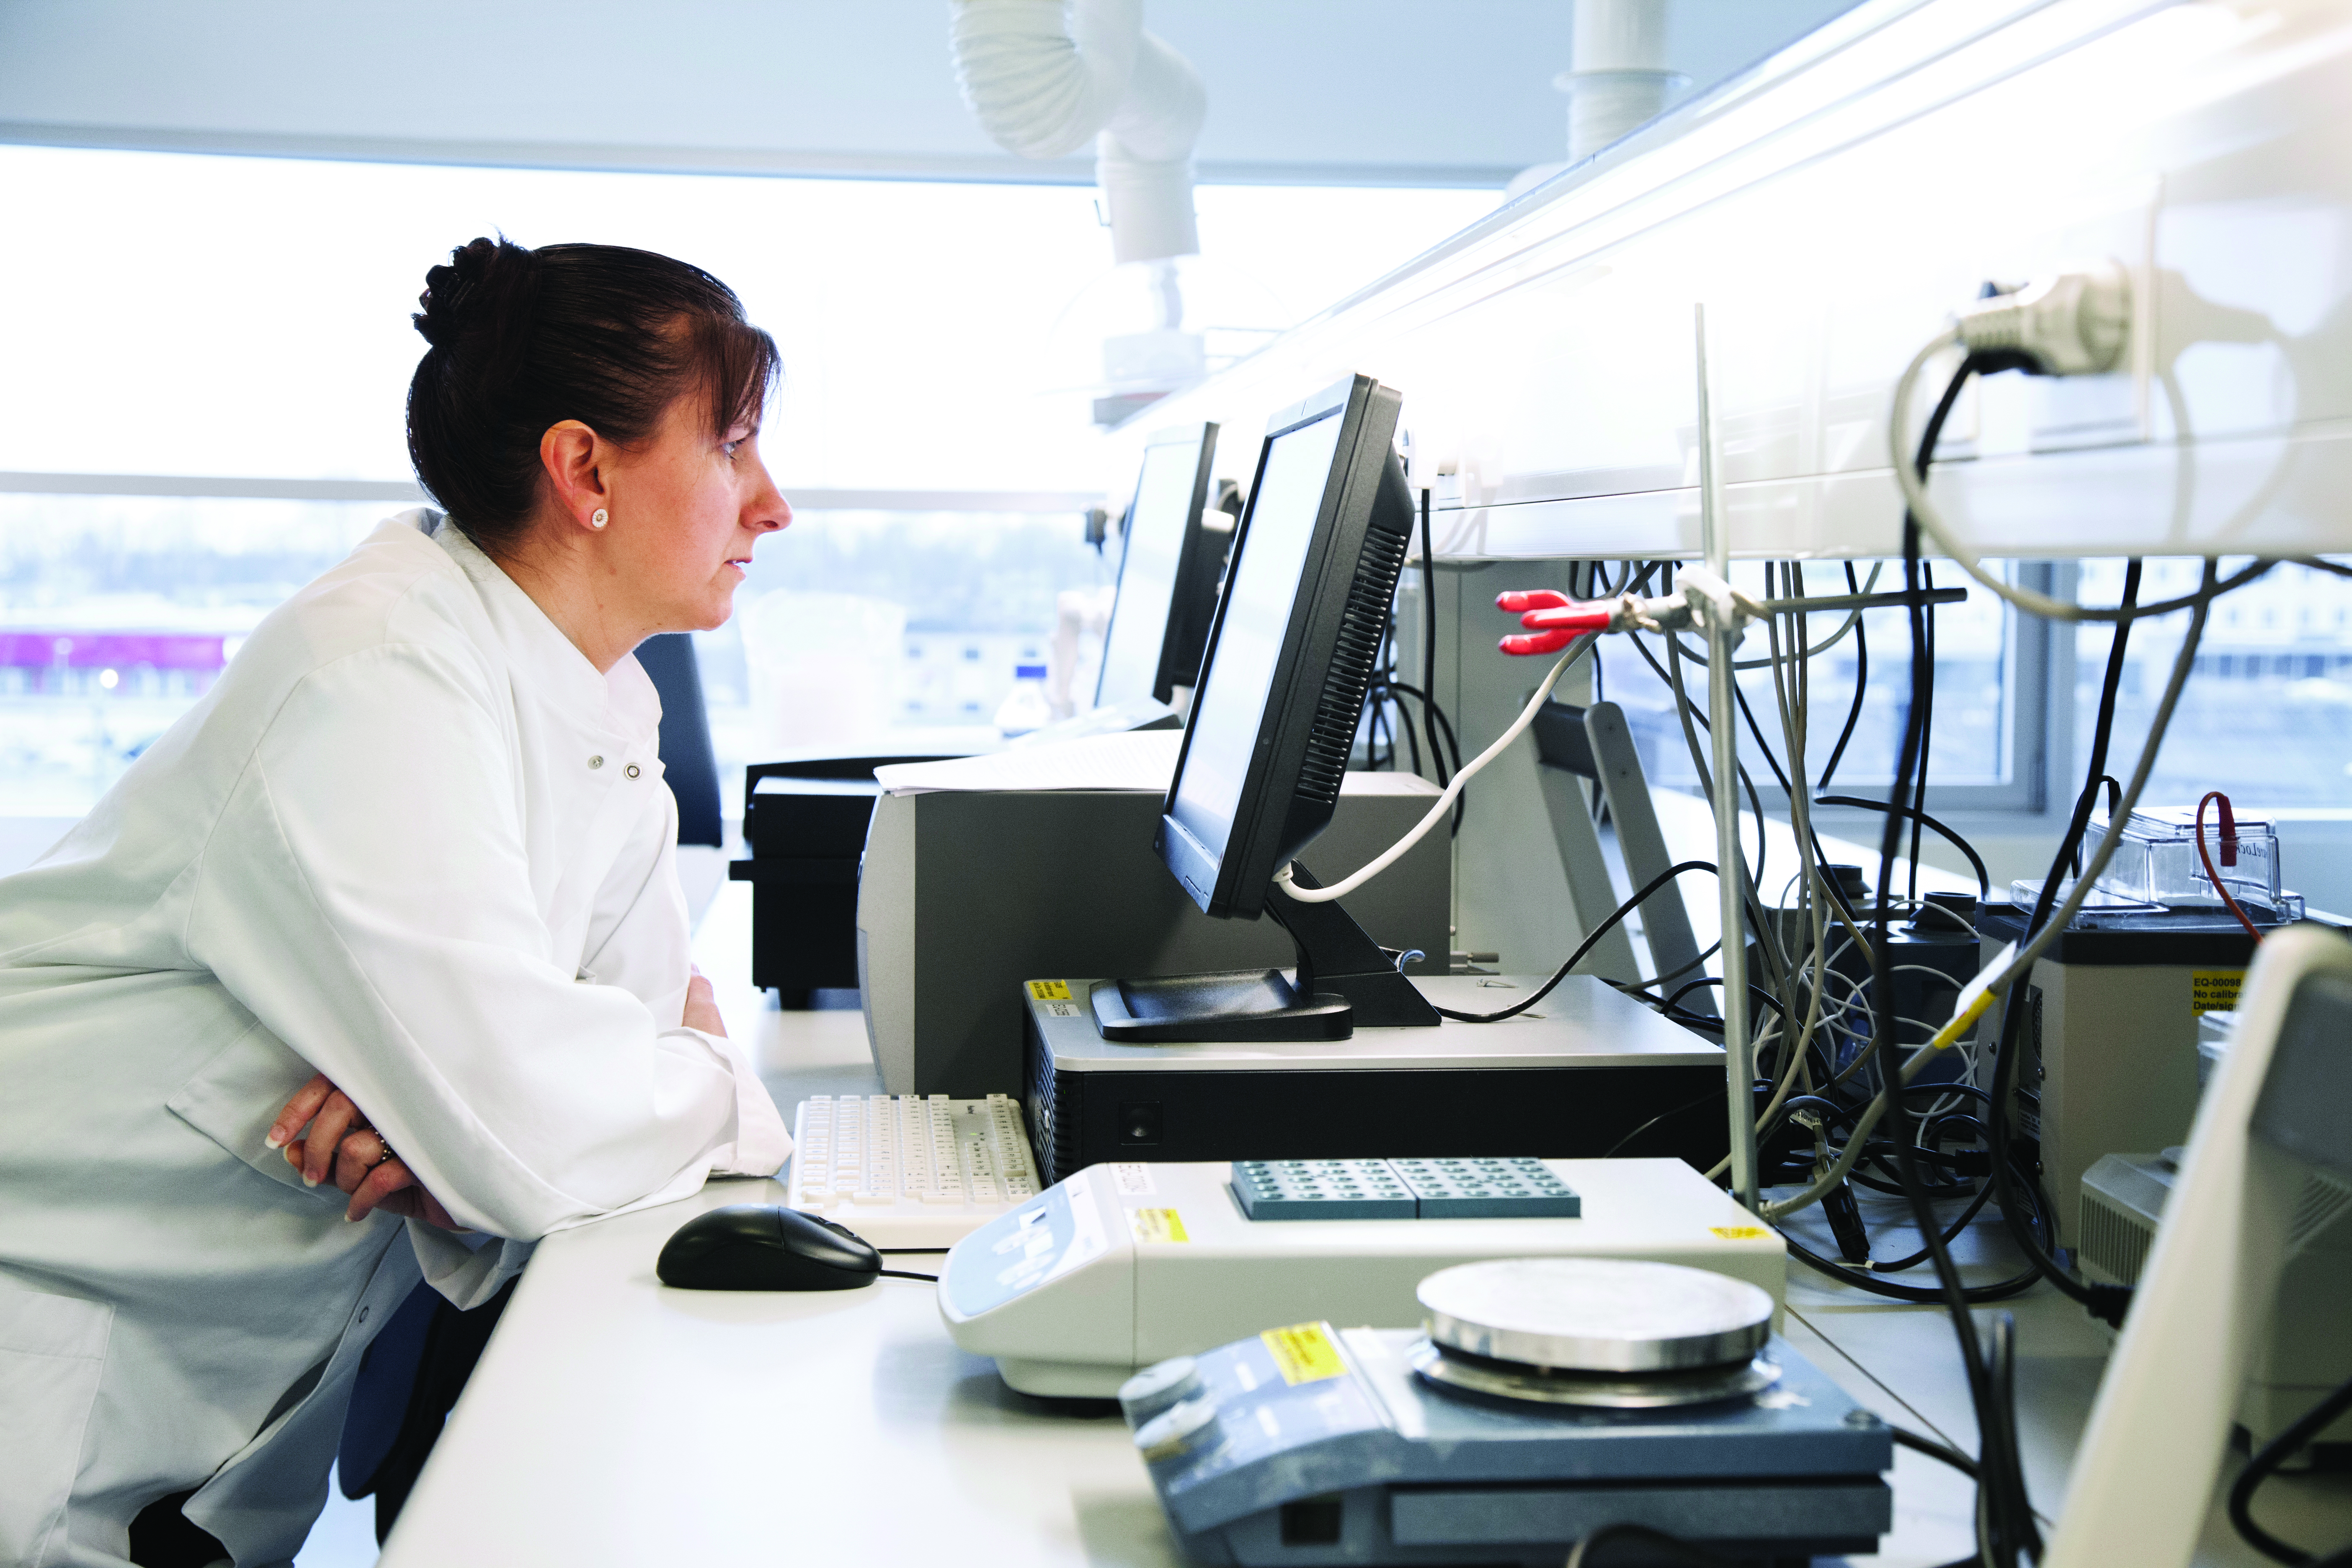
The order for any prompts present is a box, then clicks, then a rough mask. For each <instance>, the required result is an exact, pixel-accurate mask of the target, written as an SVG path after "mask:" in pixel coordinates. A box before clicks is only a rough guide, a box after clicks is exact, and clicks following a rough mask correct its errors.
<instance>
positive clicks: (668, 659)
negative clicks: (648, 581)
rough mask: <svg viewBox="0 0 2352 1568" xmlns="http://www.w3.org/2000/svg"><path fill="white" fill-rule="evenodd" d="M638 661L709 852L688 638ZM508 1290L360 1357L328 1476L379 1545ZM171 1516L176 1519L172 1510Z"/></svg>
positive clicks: (705, 733)
mask: <svg viewBox="0 0 2352 1568" xmlns="http://www.w3.org/2000/svg"><path fill="white" fill-rule="evenodd" d="M637 662H638V663H639V664H640V665H642V666H644V667H645V671H646V674H647V675H649V676H651V677H652V678H653V682H654V689H656V691H658V692H660V693H661V702H662V718H661V761H662V774H663V777H664V778H665V779H666V780H667V782H668V784H669V788H670V793H671V794H672V795H676V796H677V841H678V842H679V843H680V844H708V845H709V846H711V847H714V848H716V847H719V846H720V845H722V844H724V843H725V842H726V828H725V825H724V824H723V823H722V822H721V821H720V819H719V759H718V756H717V753H715V752H713V751H712V750H711V746H710V717H709V712H708V711H707V710H706V709H705V708H704V705H703V698H702V672H701V669H700V667H699V666H698V665H697V664H696V662H695V656H694V639H693V637H690V636H688V634H687V633H684V632H670V633H666V634H664V635H663V636H660V637H648V638H646V640H645V642H643V643H642V644H640V645H638V647H637ZM513 1294H514V1282H513V1281H512V1280H509V1281H508V1283H507V1287H506V1289H503V1290H500V1291H499V1293H498V1295H497V1296H495V1297H493V1298H492V1299H491V1300H488V1301H486V1302H484V1303H483V1304H482V1305H481V1306H479V1307H477V1308H475V1309H474V1310H472V1311H470V1312H461V1311H459V1310H457V1308H455V1307H452V1306H451V1305H450V1304H449V1303H448V1302H447V1301H446V1300H443V1299H442V1297H441V1294H440V1292H438V1291H436V1290H435V1289H433V1287H431V1286H430V1285H419V1286H418V1287H417V1288H416V1289H414V1290H412V1291H410V1292H409V1294H408V1299H407V1300H405V1301H403V1302H402V1303H401V1304H400V1309H399V1310H398V1311H396V1312H394V1314H393V1316H392V1321H390V1322H388V1323H386V1324H385V1325H384V1326H383V1330H382V1331H380V1332H379V1333H377V1335H376V1337H375V1339H374V1341H373V1342H371V1343H370V1344H369V1346H368V1348H367V1353H366V1354H365V1355H364V1356H362V1358H361V1360H360V1371H359V1377H358V1379H357V1381H356V1382H355V1383H354V1384H353V1386H352V1405H351V1409H350V1411H349V1412H348V1413H347V1414H346V1415H344V1416H343V1439H342V1445H341V1447H340V1448H339V1449H338V1450H337V1453H336V1456H335V1465H336V1469H335V1474H336V1479H337V1480H338V1482H339V1484H340V1485H341V1487H342V1489H343V1495H344V1496H345V1497H347V1498H351V1499H352V1500H358V1499H360V1498H363V1497H368V1496H371V1495H373V1497H374V1499H375V1538H376V1542H377V1543H378V1544H379V1545H380V1544H382V1543H383V1540H384V1538H385V1537H387V1536H389V1535H390V1534H391V1533H392V1525H393V1521H394V1520H396V1519H398V1518H399V1517H400V1509H401V1505H402V1504H403V1503H404V1502H406V1501H407V1500H408V1492H409V1489H410V1488H412V1487H414V1486H415V1484H416V1478H417V1476H418V1474H419V1473H420V1472H422V1471H423V1470H424V1468H425V1459H426V1458H427V1457H428V1456H430V1455H431V1454H432V1452H433V1444H434V1440H435V1439H436V1438H437V1437H439V1436H440V1435H441V1424H442V1422H443V1421H444V1420H446V1418H447V1417H448V1415H449V1411H450V1408H451V1407H452V1406H454V1405H456V1404H457V1395H458V1394H461V1393H463V1392H464V1391H465V1387H466V1380H467V1378H468V1377H470V1376H472V1375H473V1371H474V1363H476V1362H478V1361H479V1360H480V1359H481V1357H482V1350H483V1348H484V1347H485V1346H487V1345H488V1343H489V1342H490V1331H491V1330H492V1329H494V1328H496V1327H497V1326H498V1321H499V1313H500V1312H502V1311H504V1310H506V1304H507V1299H508V1298H509V1296H511V1295H513ZM176 1512H177V1510H176V1506H175V1507H174V1509H173V1514H174V1516H175V1517H176ZM190 1528H193V1527H190Z"/></svg>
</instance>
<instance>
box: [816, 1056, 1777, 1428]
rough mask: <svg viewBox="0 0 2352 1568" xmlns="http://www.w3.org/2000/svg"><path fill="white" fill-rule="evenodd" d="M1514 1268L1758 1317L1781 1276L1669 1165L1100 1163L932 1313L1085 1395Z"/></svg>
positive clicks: (992, 1239) (981, 1251)
mask: <svg viewBox="0 0 2352 1568" xmlns="http://www.w3.org/2000/svg"><path fill="white" fill-rule="evenodd" d="M1718 1070H1719V1069H1718ZM845 1218H847V1219H848V1221H849V1223H850V1224H852V1225H855V1224H856V1217H855V1216H854V1215H845ZM1514 1257H1518V1258H1528V1257H1543V1258H1615V1259H1635V1260H1642V1261H1647V1262H1654V1263H1666V1264H1682V1265H1692V1266H1696V1268H1699V1269H1701V1270H1705V1271H1707V1272H1709V1273H1711V1274H1715V1275H1720V1276H1723V1277H1724V1278H1726V1279H1736V1280H1739V1281H1743V1282H1745V1284H1746V1285H1747V1286H1748V1287H1752V1288H1753V1289H1754V1290H1755V1292H1756V1294H1757V1296H1758V1297H1759V1298H1760V1299H1761V1300H1764V1301H1765V1303H1766V1307H1767V1311H1768V1314H1769V1311H1770V1310H1773V1307H1772V1304H1773V1303H1776V1302H1778V1301H1779V1300H1780V1295H1781V1291H1782V1289H1783V1286H1784V1284H1785V1282H1786V1279H1787V1273H1788V1249H1787V1247H1785V1246H1784V1245H1783V1244H1782V1242H1781V1240H1780V1234H1779V1233H1778V1232H1776V1231H1774V1230H1772V1229H1771V1228H1770V1227H1769V1226H1763V1225H1759V1224H1758V1223H1757V1221H1756V1217H1755V1216H1754V1215H1751V1214H1749V1213H1748V1211H1747V1210H1745V1209H1743V1208H1741V1207H1740V1206H1739V1205H1738V1204H1737V1203H1735V1202H1733V1201H1732V1199H1731V1198H1730V1196H1729V1195H1727V1194H1725V1193H1723V1192H1721V1191H1719V1190H1718V1189H1717V1187H1716V1186H1715V1185H1714V1184H1712V1183H1711V1182H1709V1181H1707V1179H1706V1177H1704V1176H1702V1175H1700V1174H1699V1173H1697V1172H1696V1171H1695V1170H1693V1169H1692V1168H1691V1167H1690V1166H1688V1165H1686V1164H1685V1163H1683V1162H1681V1161H1679V1160H1542V1161H1536V1160H1434V1159H1432V1160H1402V1159H1400V1160H1299V1161H1276V1160H1267V1161H1241V1162H1238V1163H1234V1164H1232V1165H1227V1164H1225V1163H1222V1162H1218V1163H1197V1164H1108V1165H1097V1166H1094V1167H1092V1168H1090V1169H1088V1170H1085V1171H1080V1172H1079V1173H1076V1175H1073V1176H1071V1177H1070V1178H1069V1179H1068V1180H1066V1181H1064V1182H1062V1183H1060V1184H1056V1185H1055V1186H1054V1187H1052V1188H1050V1189H1048V1190H1047V1191H1046V1192H1045V1193H1044V1194H1041V1195H1040V1196H1038V1197H1037V1198H1036V1199H1034V1200H1033V1201H1031V1202H1028V1203H1024V1204H1020V1205H1015V1206H1014V1207H1013V1208H1012V1209H1011V1210H1009V1211H1008V1212H1006V1213H1004V1214H1003V1215H998V1216H997V1217H996V1218H994V1219H992V1220H991V1221H989V1222H988V1223H987V1224H986V1225H984V1226H982V1227H981V1228H980V1229H978V1230H976V1231H973V1232H972V1233H971V1235H969V1236H967V1237H964V1238H963V1239H962V1240H961V1241H960V1242H958V1243H957V1244H956V1246H955V1247H954V1249H953V1250H952V1251H950V1253H949V1254H948V1260H947V1266H946V1268H943V1269H941V1270H940V1289H939V1300H940V1317H941V1318H943V1319H944V1320H945V1321H946V1322H947V1327H948V1333H949V1335H950V1337H951V1338H952V1339H954V1341H955V1342H956V1344H957V1345H958V1346H959V1347H960V1348H961V1349H963V1350H966V1351H970V1352H975V1353H978V1354H981V1355H986V1356H992V1357H994V1358H995V1359H996V1364H997V1369H998V1371H999V1372H1000V1373H1002V1374H1003V1378H1004V1381H1005V1382H1006V1383H1007V1384H1010V1385H1011V1386H1013V1387H1014V1388H1017V1389H1019V1390H1021V1391H1022V1392H1023V1393H1024V1394H1048V1395H1059V1396H1066V1397H1097V1398H1099V1397H1101V1396H1103V1395H1106V1394H1110V1393H1111V1392H1112V1391H1113V1390H1115V1389H1117V1388H1118V1385H1119V1384H1120V1383H1121V1382H1122V1381H1124V1380H1125V1379H1126V1378H1127V1377H1128V1376H1129V1374H1130V1373H1133V1372H1134V1371H1135V1369H1136V1368H1138V1367H1140V1366H1145V1365H1148V1364H1150V1363H1153V1362H1157V1361H1160V1360H1162V1359H1164V1358H1166V1357H1169V1356H1172V1355H1181V1354H1189V1353H1192V1352H1199V1351H1205V1350H1207V1349H1209V1348H1210V1347H1212V1346H1213V1345H1217V1344H1222V1343H1223V1342H1225V1341H1227V1340H1229V1339H1233V1338H1234V1337H1235V1336H1237V1335H1241V1334H1246V1333H1251V1332H1254V1331H1256V1330H1258V1329H1260V1328H1263V1327H1265V1325H1266V1324H1268V1323H1287V1322H1297V1321H1303V1320H1307V1319H1312V1318H1330V1319H1333V1320H1335V1321H1340V1322H1349V1323H1381V1324H1389V1325H1402V1324H1409V1323H1412V1322H1415V1321H1419V1319H1420V1317H1421V1307H1420V1305H1419V1303H1418V1301H1417V1300H1416V1298H1415V1295H1414V1291H1415V1290H1416V1289H1418V1288H1419V1286H1420V1284H1421V1282H1422V1281H1423V1279H1427V1278H1428V1277H1429V1275H1430V1274H1432V1273H1433V1272H1434V1271H1435V1270H1437V1269H1439V1268H1444V1267H1446V1266H1447V1265H1449V1264H1456V1263H1466V1262H1472V1261H1476V1260H1480V1259H1487V1258H1514Z"/></svg>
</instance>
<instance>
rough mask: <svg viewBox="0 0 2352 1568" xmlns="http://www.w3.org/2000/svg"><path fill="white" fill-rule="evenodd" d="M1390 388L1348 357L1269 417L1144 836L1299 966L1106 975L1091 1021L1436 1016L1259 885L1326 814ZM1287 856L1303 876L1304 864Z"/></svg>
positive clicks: (1362, 619) (1392, 399)
mask: <svg viewBox="0 0 2352 1568" xmlns="http://www.w3.org/2000/svg"><path fill="white" fill-rule="evenodd" d="M1401 403H1402V399H1401V398H1400V397H1399V395H1397V393H1395V392H1394V391H1392V390H1391V389H1390V388H1388V387H1384V386H1382V385H1381V384H1379V383H1378V382H1376V381H1373V380H1372V379H1371V378H1370V377H1369V376H1361V375H1358V376H1350V377H1349V378H1348V379H1347V380H1345V381H1342V382H1340V383H1339V384H1336V385H1334V386H1331V387H1329V388H1327V389H1326V390H1325V391H1323V392H1322V393H1319V394H1318V395H1316V396H1314V397H1310V398H1308V399H1307V400H1306V401H1305V402H1303V403H1300V404H1297V405H1294V406H1292V407H1290V408H1286V409H1285V410H1283V411H1282V412H1280V413H1278V414H1276V416H1274V418H1273V419H1272V420H1271V421H1270V422H1269V424H1268V426H1267V429H1266V437H1265V445H1264V446H1263V447H1260V448H1259V451H1258V460H1257V472H1256V475H1255V480H1254V482H1253V483H1252V485H1251V487H1250V502H1249V509H1248V510H1247V511H1246V512H1245V513H1244V516H1243V518H1242V521H1241V527H1240V531H1239V532H1238V534H1237V535H1236V537H1235V539H1234V551H1233V562H1232V564H1231V565H1230V566H1229V567H1228V568H1227V571H1226V583H1225V591H1224V595H1223V597H1222V598H1221V599H1220V600H1219V602H1218V605H1217V614H1216V619H1215V622H1214V624H1213V626H1212V628H1211V630H1210V633H1209V645H1208V651H1207V653H1206V655H1205V657H1204V658H1203V659H1202V665H1201V677H1200V685H1199V688H1198V689H1197V690H1196V691H1195V692H1194V693H1193V697H1192V715H1191V718H1190V720H1189V721H1188V722H1187V723H1186V725H1185V729H1184V742H1183V746H1182V749H1181V752H1179V753H1178V756H1177V761H1176V773H1175V776H1174V778H1173V779H1172V780H1171V783H1170V785H1169V790H1168V797H1167V801H1166V804H1165V805H1164V806H1163V808H1162V811H1161V815H1160V828H1159V832H1158V835H1157V837H1156V838H1155V845H1156V847H1157V848H1158V850H1159V852H1160V859H1161V861H1162V862H1163V863H1164V864H1165V865H1166V866H1167V868H1168V869H1169V871H1170V872H1171V874H1172V875H1173V876H1174V877H1175V878H1176V879H1177V880H1178V881H1179V882H1180V883H1181V884H1182V885H1183V887H1184V889H1185V890H1186V891H1187V892H1189V893H1190V894H1191V895H1192V900H1193V901H1194V902H1195V903H1197V904H1198V905H1200V907H1201V909H1202V912H1203V913H1205V914H1207V915H1209V916H1211V917H1212V918H1213V919H1219V920H1249V919H1254V918H1255V917H1256V916H1257V915H1258V914H1259V913H1260V912H1262V911H1263V912H1265V913H1269V914H1272V915H1273V916H1274V917H1275V918H1276V920H1278V921H1281V922H1282V924H1283V925H1284V926H1285V927H1286V928H1287V929H1288V930H1289V931H1290V933H1291V935H1292V936H1293V937H1294V938H1295V939H1297V943H1298V954H1299V959H1298V974H1297V980H1296V982H1292V981H1289V980H1286V978H1285V977H1284V976H1283V975H1282V973H1281V972H1279V971H1267V972H1265V973H1262V974H1244V975H1239V976H1235V975H1221V976H1205V977H1191V978H1185V979H1176V980H1137V981H1121V982H1118V983H1116V984H1109V985H1104V986H1101V987H1098V988H1097V990H1096V993H1095V1015H1096V1022H1097V1026H1098V1027H1099V1028H1100V1029H1101V1030H1102V1032H1103V1035H1104V1037H1106V1038H1110V1039H1125V1040H1138V1041H1141V1040H1153V1039H1195V1040H1200V1039H1223V1040H1235V1039H1338V1038H1344V1037H1346V1036H1347V1035H1348V1034H1349V1032H1350V1031H1351V1030H1352V1029H1353V1027H1354V1026H1355V1025H1356V1024H1358V1023H1366V1024H1391V1025H1395V1024H1406V1025H1434V1024H1435V1023H1436V1022H1437V1015H1436V1013H1435V1012H1434V1011H1433V1009H1432V1008H1431V1007H1430V1005H1429V1004H1428V1003H1427V1002H1426V1001H1425V1000H1424V999H1423V997H1422V996H1421V994H1420V993H1419V992H1418V991H1416V990H1414V989H1413V987H1412V983H1411V982H1410V981H1408V980H1406V979H1405V978H1404V977H1403V976H1402V974H1401V973H1398V972H1397V968H1396V963H1395V959H1394V956H1393V955H1391V954H1388V953H1386V952H1383V951H1382V950H1381V948H1380V947H1379V946H1378V945H1377V944H1375V943H1374V942H1372V941H1371V939H1370V937H1369V936H1367V935H1366V934H1365V933H1364V931H1363V929H1362V928H1361V927H1360V926H1358V925H1357V924H1356V923H1355V921H1353V920H1351V919H1349V916H1348V915H1347V913H1346V911H1344V910H1341V909H1340V908H1339V905H1337V904H1335V903H1307V902H1303V901H1300V900H1294V899H1291V898H1289V897H1288V896H1287V895H1286V894H1284V893H1282V892H1281V891H1279V890H1278V889H1276V887H1275V885H1274V875H1275V873H1276V870H1278V869H1280V868H1282V867H1284V866H1285V865H1287V864H1289V863H1290V861H1291V859H1292V858H1293V857H1295V856H1297V854H1298V853H1299V851H1300V850H1302V849H1304V848H1305V847H1307V844H1309V843H1310V842H1312V841H1313V839H1314V838H1315V837H1316V835H1318V834H1319V833H1321V832H1322V831H1323V829H1324V828H1325V827H1327V826H1329V824H1330V821H1331V813H1332V809H1333V807H1334V806H1336V805H1338V803H1339V782H1340V776H1341V774H1342V773H1345V771H1346V769H1347V766H1348V757H1349V752H1351V751H1352V750H1353V749H1354V746H1355V742H1356V734H1357V731H1358V728H1359V725H1360V721H1361V719H1362V716H1363V709H1364V699H1365V694H1366V691H1367V690H1368V689H1369V688H1370V683H1371V678H1372V665H1373V661H1374V659H1375V658H1378V656H1379V651H1380V646H1381V637H1382V635H1383V634H1384V633H1385V631H1386V629H1387V626H1388V619H1389V614H1390V608H1391V605H1392V603H1393V602H1394V599H1395V596H1396V586H1397V578H1398V575H1399V574H1400V573H1401V572H1402V570H1403V567H1404V563H1405V556H1406V554H1407V551H1408V548H1409V546H1410V543H1411V541H1412V527H1413V509H1412V490H1411V489H1410V488H1409V487H1408V485H1407V484H1406V482H1405V477H1404V470H1403V468H1402V466H1401V465H1400V464H1399V463H1398V461H1397V457H1396V450H1395V437H1396V426H1397V412H1398V408H1399V406H1400V405H1401ZM1293 875H1294V876H1295V877H1297V878H1298V879H1299V881H1300V885H1301V886H1304V887H1310V888H1311V887H1312V886H1314V883H1313V881H1312V880H1311V879H1308V878H1307V876H1306V873H1305V869H1304V868H1293Z"/></svg>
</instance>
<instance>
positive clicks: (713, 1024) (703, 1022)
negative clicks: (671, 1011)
mask: <svg viewBox="0 0 2352 1568" xmlns="http://www.w3.org/2000/svg"><path fill="white" fill-rule="evenodd" d="M678 1022H680V1023H682V1024H684V1025H685V1026H687V1027H688V1028H689V1029H699V1030H701V1031H702V1032H703V1033H704V1034H706V1035H717V1036H718V1037H719V1038H720V1039H722V1040H723V1039H725V1038H726V1037H727V1020H726V1019H724V1018H722V1017H720V1016H719V996H718V994H717V993H716V992H714V991H712V990H711V989H710V982H709V981H708V980H705V979H704V978H703V977H702V971H701V970H699V969H698V970H696V971H695V972H694V977H693V978H692V979H691V980H688V982H687V983H686V1016H685V1017H683V1018H681V1019H679V1020H678ZM290 1109H291V1107H289V1110H290Z"/></svg>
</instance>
